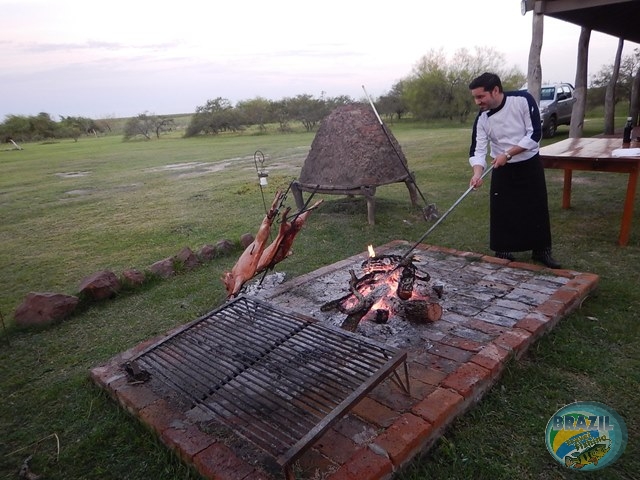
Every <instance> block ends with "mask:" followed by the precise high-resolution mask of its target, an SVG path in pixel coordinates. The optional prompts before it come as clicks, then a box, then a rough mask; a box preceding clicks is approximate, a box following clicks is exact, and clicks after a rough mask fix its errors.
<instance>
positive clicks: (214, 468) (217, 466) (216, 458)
mask: <svg viewBox="0 0 640 480" xmlns="http://www.w3.org/2000/svg"><path fill="white" fill-rule="evenodd" d="M193 464H194V465H195V467H196V468H197V469H198V472H200V474H201V475H202V476H203V477H205V478H211V479H213V478H215V480H244V479H247V480H254V479H258V478H264V479H266V478H268V477H266V476H264V474H260V472H258V471H256V470H255V469H254V468H253V467H251V466H250V465H248V464H246V463H245V462H243V461H242V460H240V459H239V458H238V457H236V456H235V454H234V453H233V452H232V451H231V450H230V449H229V448H228V447H227V446H225V445H223V444H222V443H219V442H217V443H214V444H212V445H211V446H209V447H208V448H206V449H205V450H203V451H202V452H200V453H198V454H197V455H196V456H195V457H193ZM261 475H262V476H261Z"/></svg>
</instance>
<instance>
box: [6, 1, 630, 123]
mask: <svg viewBox="0 0 640 480" xmlns="http://www.w3.org/2000/svg"><path fill="white" fill-rule="evenodd" d="M0 12H2V13H1V15H0V25H1V26H0V121H2V120H4V118H5V115H8V114H15V115H36V114H38V113H39V112H47V113H49V114H51V115H52V116H53V117H54V119H58V118H59V116H60V115H64V116H85V117H91V118H96V119H97V118H103V117H127V116H134V115H137V114H139V113H143V112H149V113H151V114H158V115H163V114H164V115H166V114H178V113H192V112H194V111H195V108H196V107H197V106H201V105H204V104H205V103H206V102H207V100H209V99H214V98H217V97H222V98H226V99H228V100H230V101H231V102H232V103H234V104H235V103H236V102H238V101H240V100H249V99H252V98H256V97H263V98H267V99H270V100H279V99H282V98H285V97H293V96H296V95H299V94H309V95H312V96H314V97H316V98H319V97H320V96H321V95H323V94H324V95H325V96H328V97H335V96H338V95H349V96H351V97H352V98H354V99H360V98H362V97H363V91H362V85H364V86H365V87H366V89H367V91H368V93H369V94H370V95H371V96H373V97H377V96H379V95H382V94H384V93H386V92H388V91H389V90H390V88H391V87H392V86H393V84H394V83H396V82H397V81H398V80H400V79H402V78H404V77H406V76H408V75H409V74H410V73H411V72H412V70H413V67H414V66H415V65H416V64H417V62H418V61H419V60H420V58H421V57H422V56H424V55H425V54H427V53H428V52H429V51H431V50H440V49H442V50H443V51H444V53H445V54H448V55H449V56H451V55H452V54H453V53H454V52H455V51H456V50H458V49H460V48H463V47H464V48H467V49H469V50H470V51H473V49H474V48H475V47H492V48H494V49H495V50H496V51H498V52H501V53H502V54H504V55H505V58H506V61H507V65H505V66H506V67H511V66H517V67H519V68H520V70H521V71H522V72H523V73H525V74H526V72H527V62H528V56H529V46H530V43H531V21H532V17H531V13H528V14H527V15H526V16H522V15H521V14H520V2H519V0H488V1H484V2H481V1H478V0H451V1H448V2H435V1H428V0H421V1H416V0H367V1H360V0H339V1H338V0H322V1H320V2H305V1H300V0H296V1H293V0H272V1H267V0H244V1H242V0H241V1H235V0H227V1H219V0H218V1H212V0H181V1H180V0H173V1H171V2H169V1H165V0H155V1H148V0H127V1H123V0H109V1H108V2H95V1H90V0H82V1H81V0H0ZM579 35H580V28H579V27H578V26H576V25H573V24H570V23H566V22H560V21H558V20H554V19H552V18H549V17H546V18H545V21H544V44H543V47H542V74H543V82H556V81H568V82H570V83H574V81H575V66H576V56H577V44H578V38H579ZM617 42H618V40H617V38H615V37H612V36H610V35H605V34H602V33H598V32H592V35H591V42H590V50H589V76H591V75H594V74H595V73H596V72H598V71H599V70H600V69H601V68H602V66H603V65H605V64H612V63H613V59H614V55H615V52H616V48H617ZM637 47H638V44H635V43H630V42H627V43H625V48H624V53H623V54H631V53H632V52H633V49H634V48H637Z"/></svg>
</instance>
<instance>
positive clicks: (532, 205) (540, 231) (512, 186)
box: [489, 155, 551, 252]
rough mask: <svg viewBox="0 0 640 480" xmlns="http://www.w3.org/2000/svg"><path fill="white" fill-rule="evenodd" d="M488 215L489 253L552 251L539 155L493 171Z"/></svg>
mask: <svg viewBox="0 0 640 480" xmlns="http://www.w3.org/2000/svg"><path fill="white" fill-rule="evenodd" d="M489 211H490V214H491V217H490V232H489V234H490V239H489V245H490V248H491V250H494V251H496V252H522V251H525V250H542V249H544V248H550V247H551V228H550V225H549V208H548V205H547V184H546V182H545V177H544V168H543V167H542V163H541V162H540V157H539V156H538V155H535V156H534V157H532V158H530V159H529V160H525V161H523V162H517V163H507V164H506V165H504V166H502V167H499V168H494V169H493V171H492V173H491V199H490V210H489Z"/></svg>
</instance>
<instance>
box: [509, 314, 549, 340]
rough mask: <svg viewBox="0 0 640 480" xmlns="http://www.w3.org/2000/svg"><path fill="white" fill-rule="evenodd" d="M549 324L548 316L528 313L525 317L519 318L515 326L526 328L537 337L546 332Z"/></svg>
mask: <svg viewBox="0 0 640 480" xmlns="http://www.w3.org/2000/svg"><path fill="white" fill-rule="evenodd" d="M543 318H544V320H543ZM547 324H548V318H546V317H544V316H543V315H537V316H534V315H527V316H526V317H524V318H523V319H521V320H518V323H516V324H515V325H514V327H516V328H521V329H522V330H526V331H527V332H530V333H531V334H533V335H534V337H536V338H537V337H539V336H541V335H542V334H543V333H544V332H545V330H547Z"/></svg>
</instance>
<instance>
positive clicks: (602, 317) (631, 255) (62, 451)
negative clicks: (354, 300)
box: [0, 121, 640, 480]
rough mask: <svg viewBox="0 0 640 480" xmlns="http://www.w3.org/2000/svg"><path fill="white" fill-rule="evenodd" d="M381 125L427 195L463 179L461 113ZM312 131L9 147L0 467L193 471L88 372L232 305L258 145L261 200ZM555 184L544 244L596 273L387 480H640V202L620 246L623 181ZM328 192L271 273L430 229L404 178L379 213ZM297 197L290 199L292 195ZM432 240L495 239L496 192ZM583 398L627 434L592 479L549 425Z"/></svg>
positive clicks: (384, 197) (443, 201) (461, 186)
mask: <svg viewBox="0 0 640 480" xmlns="http://www.w3.org/2000/svg"><path fill="white" fill-rule="evenodd" d="M586 125H587V130H586V131H585V135H586V136H588V135H593V134H596V133H598V132H599V131H600V130H601V123H598V121H592V122H587V124H586ZM392 129H393V132H394V134H395V136H396V137H397V139H398V140H399V142H400V144H401V146H402V149H403V151H404V153H405V154H406V156H407V158H408V160H409V165H410V168H411V169H412V170H413V171H415V173H416V179H417V183H418V186H419V187H420V189H421V190H422V192H423V193H424V194H425V196H426V197H427V200H428V202H430V203H431V202H433V203H436V205H437V206H438V209H439V210H440V212H444V211H445V210H446V209H448V208H449V206H450V205H451V204H453V202H454V201H455V200H456V199H457V198H458V197H459V196H460V195H461V194H462V193H463V192H464V191H465V190H466V188H467V185H468V180H469V177H470V168H469V166H468V162H467V153H468V145H469V135H470V128H469V126H458V125H439V126H437V127H435V126H427V125H422V124H417V123H406V124H405V123H399V124H398V123H396V124H394V125H393V126H392ZM567 131H568V130H567V129H566V127H563V128H561V129H560V132H559V136H558V137H557V138H556V139H554V141H557V140H559V139H561V138H564V137H566V135H567ZM313 138H314V134H313V133H302V132H298V133H291V134H275V133H270V134H266V135H265V134H263V135H258V134H253V133H251V132H245V133H244V134H240V135H222V136H218V137H209V138H192V139H182V138H180V137H179V136H178V134H174V135H173V136H167V137H163V138H162V139H161V140H154V141H132V142H122V140H121V138H120V137H117V136H106V137H99V138H83V139H81V140H80V141H78V142H77V143H76V142H73V141H62V142H59V143H49V144H27V145H23V146H24V150H22V151H17V150H11V151H9V150H6V151H0V172H1V175H0V241H1V244H2V249H1V250H0V292H1V294H0V313H1V314H2V318H3V327H4V328H3V330H2V331H1V332H0V392H2V396H1V400H0V402H1V403H0V405H1V408H0V478H3V479H13V478H18V470H19V468H20V466H21V465H22V463H23V462H24V460H25V459H26V458H27V457H29V456H31V455H32V456H33V457H32V459H31V461H30V465H31V468H32V469H33V471H34V472H36V473H38V474H41V475H43V478H46V479H151V478H155V479H187V478H193V479H195V478H198V476H197V475H196V474H195V473H194V472H193V471H191V470H190V469H189V468H187V467H185V466H184V465H183V464H182V463H181V462H180V461H179V460H177V459H176V458H175V457H174V456H173V455H172V454H171V453H170V452H169V451H168V449H167V448H166V447H164V446H163V445H162V444H161V443H160V442H159V441H157V440H156V439H155V437H154V436H153V435H152V434H151V433H149V432H148V431H147V430H145V428H144V427H142V426H141V425H140V424H139V423H138V421H137V420H136V419H134V418H132V417H131V416H129V415H128V414H127V413H126V412H124V411H122V409H121V408H120V407H119V406H118V405H116V404H115V403H114V402H113V401H112V400H110V399H109V398H108V397H107V396H106V395H105V394H103V393H102V392H101V391H100V390H99V389H98V388H97V387H95V386H94V385H93V384H92V383H91V382H90V380H89V378H88V371H89V369H91V368H92V367H93V366H95V365H97V364H99V363H101V362H104V361H106V360H108V359H109V358H111V357H112V356H114V355H116V354H117V353H120V352H122V351H124V350H126V349H128V348H131V347H132V346H134V345H137V344H138V343H140V342H141V341H143V340H146V339H148V338H150V337H152V336H154V335H157V334H160V333H163V332H165V331H167V330H168V329H170V328H173V327H175V326H177V325H180V324H183V323H186V322H188V321H191V320H193V319H195V318H196V317H197V316H199V315H201V314H203V313H205V312H207V311H209V310H211V309H212V308H214V307H216V306H218V305H220V304H221V303H222V302H223V300H224V297H225V292H224V288H223V285H222V283H221V281H220V276H221V274H222V272H223V271H224V270H226V269H229V268H230V267H231V265H233V263H234V262H235V260H236V258H237V256H238V255H239V254H240V252H241V249H240V247H239V245H237V244H238V239H239V237H240V235H241V234H243V233H245V232H250V233H255V231H256V230H257V227H258V225H259V223H260V222H261V220H262V217H263V215H264V207H263V199H262V196H261V190H260V188H259V186H258V179H257V175H256V170H255V164H254V152H256V151H257V150H260V151H262V152H263V153H264V154H265V155H266V157H267V160H266V164H267V168H268V170H269V185H268V187H266V188H265V191H264V193H265V196H266V202H267V204H269V203H270V201H271V198H272V196H273V194H274V192H275V189H276V188H286V186H287V185H288V184H289V182H290V181H291V180H293V179H294V178H296V177H297V175H298V173H299V171H300V167H301V166H302V164H303V162H304V159H305V158H306V154H307V152H308V149H309V146H310V145H311V142H312V140H313ZM544 143H549V140H545V141H544ZM547 183H548V189H549V203H550V209H551V219H552V231H553V235H554V254H555V256H556V257H557V259H558V260H560V261H561V262H562V263H563V266H565V267H567V268H571V269H574V270H577V271H583V272H593V273H597V274H598V275H600V277H601V281H600V288H599V290H598V291H597V292H596V293H595V295H593V296H592V297H590V298H588V299H587V300H586V301H585V302H584V304H583V305H582V306H581V308H580V309H579V310H578V311H577V312H575V313H574V314H572V315H570V316H569V317H567V318H566V319H564V320H563V321H562V322H561V323H560V324H559V325H558V326H557V327H556V328H555V329H554V331H553V332H551V333H550V334H549V335H547V336H546V337H544V338H543V339H541V340H540V341H539V342H538V343H536V344H535V345H534V346H533V347H532V348H531V349H530V351H529V352H528V353H527V355H525V356H524V357H523V358H522V359H521V360H519V361H518V362H514V363H511V364H510V365H509V366H508V368H507V371H506V372H505V375H504V377H503V378H502V379H501V381H500V382H499V383H498V384H497V385H496V386H495V387H494V388H493V389H492V390H491V391H490V392H489V393H488V394H487V395H486V396H485V397H484V398H483V399H482V401H481V402H480V403H479V404H478V406H476V407H475V408H474V409H473V410H472V411H470V412H469V413H468V414H466V415H464V416H463V417H462V418H460V419H458V420H457V421H456V422H455V424H454V425H453V426H452V427H451V428H450V429H449V430H448V431H447V432H446V433H445V435H444V437H443V438H442V439H441V440H440V441H438V442H437V443H436V444H435V445H434V447H433V448H432V449H431V450H430V451H429V452H428V453H426V454H425V455H424V457H422V458H420V459H417V460H415V461H414V462H412V464H411V465H408V466H407V468H406V469H404V470H403V471H402V472H400V473H399V474H398V476H397V478H398V480H417V479H427V478H429V479H431V478H433V479H468V478H473V479H476V480H477V479H513V478H523V479H561V478H593V479H595V478H598V479H600V478H603V479H626V480H631V479H637V478H640V447H639V445H640V421H639V418H638V417H639V414H640V407H639V406H638V394H639V392H640V318H639V317H640V315H639V313H638V312H639V311H640V291H639V289H638V285H640V274H639V272H638V265H640V261H639V260H640V221H639V220H640V219H638V213H637V212H638V211H640V210H639V209H638V205H637V203H638V202H637V201H636V214H635V216H634V224H633V229H632V232H631V240H630V244H629V245H628V246H627V247H624V248H623V247H619V246H618V245H617V244H616V241H617V237H618V231H619V226H620V217H621V211H622V202H623V199H624V192H625V189H626V183H627V177H626V176H625V175H617V174H606V175H605V174H594V173H582V172H574V187H573V196H572V208H571V209H570V210H562V209H560V200H561V191H562V173H561V172H559V171H548V172H547ZM324 198H325V203H324V204H323V205H322V207H321V208H320V209H319V210H318V211H317V212H314V213H313V214H312V216H311V217H310V219H309V221H308V223H307V225H306V226H305V228H304V229H303V230H302V232H301V233H300V235H299V236H298V237H297V239H296V242H295V244H294V254H293V255H292V256H291V257H290V258H288V259H287V260H285V261H284V262H282V263H281V264H279V265H278V267H277V268H276V270H277V271H281V272H284V273H286V274H287V276H288V277H294V276H298V275H302V274H304V273H307V272H310V271H312V270H315V269H317V268H318V267H321V266H323V265H327V264H331V263H333V262H335V261H338V260H341V259H343V258H345V257H347V256H351V255H354V254H356V253H359V252H363V251H364V250H365V249H366V246H367V245H368V244H373V245H374V246H375V245H382V244H385V243H387V242H389V241H391V240H396V239H403V240H408V241H415V240H417V239H418V238H420V236H421V235H422V234H423V233H424V232H425V231H426V230H427V229H428V228H429V226H430V225H429V224H427V223H426V222H425V221H424V219H423V218H422V216H421V214H420V212H419V211H418V210H416V209H414V208H412V207H411V205H410V202H409V195H408V192H407V189H406V187H405V186H404V184H396V185H390V186H386V187H380V188H379V189H378V193H377V195H376V206H377V213H376V225H374V226H370V225H368V224H367V217H366V204H365V202H364V200H363V199H362V198H360V197H356V198H347V197H340V196H326V197H324ZM288 203H289V204H291V205H292V206H294V204H293V197H292V196H290V198H289V200H288ZM220 239H229V240H231V241H233V242H234V243H235V244H236V245H237V246H236V250H235V251H234V252H233V253H232V254H231V255H228V256H224V257H220V258H217V259H214V260H213V261H211V262H210V263H207V264H205V265H203V266H201V267H199V268H198V269H196V270H194V271H191V272H188V273H181V274H179V275H177V276H175V277H173V278H171V279H168V280H163V281H156V282H149V283H148V284H146V285H144V286H143V287H142V288H140V289H138V290H134V291H128V292H124V293H122V294H121V295H119V296H118V297H117V298H116V299H114V300H110V301H106V302H103V303H99V304H94V305H89V306H88V307H87V308H83V309H82V310H81V311H79V312H78V313H77V314H76V315H74V316H72V317H71V318H69V319H67V320H65V321H63V322H61V323H59V324H57V325H53V326H50V327H48V328H43V329H29V330H20V329H16V328H14V326H13V320H12V317H13V312H14V310H15V308H16V307H17V306H18V305H19V304H20V302H21V301H22V299H23V298H24V296H25V295H26V294H27V293H28V292H30V291H40V292H43V291H53V292H59V293H67V294H76V293H77V289H78V284H79V282H80V280H81V279H82V278H83V277H85V276H87V275H89V274H91V273H94V272H96V271H98V270H103V269H108V270H112V271H114V272H115V273H116V274H120V273H121V272H122V270H124V269H126V268H132V267H133V268H138V269H141V270H144V269H145V268H146V267H147V266H149V265H150V264H152V263H153V262H155V261H157V260H161V259H163V258H166V257H169V256H172V255H175V254H176V253H177V252H178V251H180V250H181V249H182V248H183V247H185V246H188V247H190V248H192V249H193V250H197V249H198V248H200V247H201V246H202V245H204V244H208V243H215V242H216V241H217V240H220ZM425 243H431V244H436V245H442V246H447V247H452V248H455V249H460V250H467V251H474V252H481V253H490V252H489V250H488V187H487V188H483V189H481V190H479V191H477V192H473V193H472V194H471V195H470V196H469V197H468V198H466V199H465V200H464V201H463V202H462V203H461V204H460V206H459V207H458V208H457V209H456V210H455V211H454V212H453V213H451V215H450V216H449V217H448V218H447V219H446V220H445V221H444V222H442V224H441V225H440V226H439V227H438V228H437V229H436V230H434V232H433V233H432V234H431V235H430V236H429V238H428V239H426V240H425ZM520 258H522V259H525V258H526V257H525V256H524V254H522V255H520ZM576 400H593V401H599V402H603V403H605V404H607V405H609V406H611V407H612V408H614V409H615V410H616V411H617V412H618V413H619V414H620V415H621V416H622V417H623V418H624V419H625V421H626V422H627V427H628V429H629V444H628V447H627V450H626V452H625V454H624V455H623V456H622V457H621V458H620V459H619V460H618V461H617V462H616V464H614V465H613V466H611V467H609V468H607V469H605V470H601V471H599V472H597V473H598V474H597V475H589V474H588V473H586V474H585V473H580V472H578V473H573V472H571V471H569V470H568V469H565V468H564V467H562V466H560V465H558V464H556V463H555V461H554V460H553V459H552V458H551V456H550V455H549V453H548V452H547V450H546V447H545V443H544V430H545V426H546V423H547V421H548V420H549V418H550V417H551V415H553V413H554V412H555V411H556V410H557V409H558V408H560V407H561V406H563V405H565V404H567V403H571V402H573V401H576Z"/></svg>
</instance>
